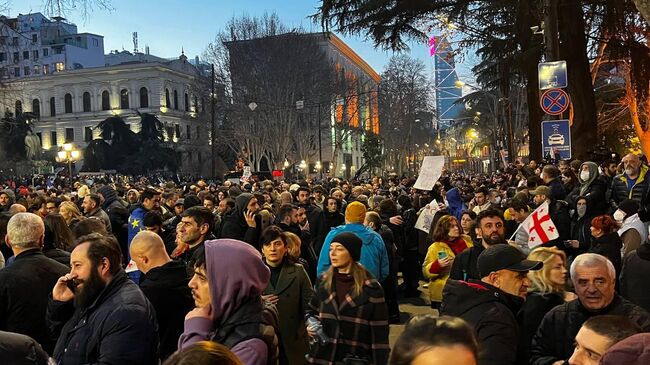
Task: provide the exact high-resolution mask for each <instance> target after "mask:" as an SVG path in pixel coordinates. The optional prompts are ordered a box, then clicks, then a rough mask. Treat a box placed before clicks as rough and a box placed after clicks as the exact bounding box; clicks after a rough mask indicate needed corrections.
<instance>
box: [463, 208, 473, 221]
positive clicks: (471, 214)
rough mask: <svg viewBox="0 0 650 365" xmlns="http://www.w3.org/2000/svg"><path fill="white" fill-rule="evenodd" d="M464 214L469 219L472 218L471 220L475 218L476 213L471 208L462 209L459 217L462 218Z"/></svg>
mask: <svg viewBox="0 0 650 365" xmlns="http://www.w3.org/2000/svg"><path fill="white" fill-rule="evenodd" d="M465 214H467V215H468V216H469V217H470V219H471V220H473V221H475V220H476V213H474V211H473V210H469V209H468V210H463V212H462V213H460V218H461V219H462V218H463V216H464V215H465Z"/></svg>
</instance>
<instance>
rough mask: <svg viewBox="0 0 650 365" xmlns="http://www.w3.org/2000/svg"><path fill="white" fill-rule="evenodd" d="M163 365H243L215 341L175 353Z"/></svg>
mask: <svg viewBox="0 0 650 365" xmlns="http://www.w3.org/2000/svg"><path fill="white" fill-rule="evenodd" d="M163 365H243V363H242V362H241V360H239V358H238V357H237V356H236V355H235V354H234V353H233V352H232V351H230V350H229V349H228V348H227V347H226V346H224V345H221V344H218V343H216V342H214V341H199V342H197V343H193V344H192V345H190V346H188V347H186V348H184V349H182V350H179V351H177V352H175V353H174V354H173V355H171V356H170V357H169V358H168V359H167V360H166V361H165V362H164V364H163Z"/></svg>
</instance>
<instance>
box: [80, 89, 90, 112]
mask: <svg viewBox="0 0 650 365" xmlns="http://www.w3.org/2000/svg"><path fill="white" fill-rule="evenodd" d="M82 101H83V108H84V113H88V112H90V93H89V92H88V91H86V92H85V93H84V94H83V97H82Z"/></svg>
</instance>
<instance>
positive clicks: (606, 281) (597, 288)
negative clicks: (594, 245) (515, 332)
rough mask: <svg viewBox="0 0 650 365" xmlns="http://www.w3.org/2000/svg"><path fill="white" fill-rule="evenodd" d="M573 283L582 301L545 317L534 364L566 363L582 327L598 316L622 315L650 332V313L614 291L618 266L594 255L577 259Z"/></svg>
mask: <svg viewBox="0 0 650 365" xmlns="http://www.w3.org/2000/svg"><path fill="white" fill-rule="evenodd" d="M571 280H572V281H573V285H574V286H575V289H576V294H577V295H578V299H574V300H572V301H570V302H568V303H564V304H562V305H559V306H557V307H555V308H553V309H552V310H551V311H550V312H548V313H547V314H546V316H544V319H543V320H542V323H541V324H540V326H539V328H538V330H537V334H535V337H533V342H532V345H531V351H530V363H531V365H555V364H556V363H557V364H563V363H564V361H565V360H566V359H568V358H569V357H570V356H571V354H572V353H573V349H574V347H573V341H574V339H575V337H576V335H577V334H578V331H579V330H580V327H581V326H582V324H583V323H584V322H585V321H586V320H587V319H589V318H591V317H593V316H597V315H603V314H611V315H622V316H625V317H626V318H628V319H630V320H631V321H632V322H634V323H635V324H636V325H638V326H639V327H641V329H643V330H644V331H650V314H648V312H646V311H645V310H644V309H642V308H641V307H638V306H636V305H634V304H632V303H630V302H628V301H627V300H626V299H624V298H623V297H621V296H619V295H618V294H616V293H615V292H614V286H615V282H616V271H615V270H614V265H612V263H611V262H610V261H609V260H608V259H607V258H605V257H604V256H600V255H598V254H594V253H585V254H582V255H579V256H578V257H576V259H575V260H574V261H573V263H572V264H571Z"/></svg>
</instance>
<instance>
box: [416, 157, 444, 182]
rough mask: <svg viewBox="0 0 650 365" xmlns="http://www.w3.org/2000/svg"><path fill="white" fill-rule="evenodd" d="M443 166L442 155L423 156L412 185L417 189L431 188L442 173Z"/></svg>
mask: <svg viewBox="0 0 650 365" xmlns="http://www.w3.org/2000/svg"><path fill="white" fill-rule="evenodd" d="M443 167H445V157H444V156H425V157H424V160H422V166H421V167H420V174H419V175H418V179H417V181H416V182H415V185H413V187H414V188H416V189H419V190H431V189H433V186H434V185H435V184H436V181H438V179H440V175H442V169H443Z"/></svg>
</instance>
